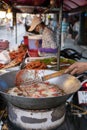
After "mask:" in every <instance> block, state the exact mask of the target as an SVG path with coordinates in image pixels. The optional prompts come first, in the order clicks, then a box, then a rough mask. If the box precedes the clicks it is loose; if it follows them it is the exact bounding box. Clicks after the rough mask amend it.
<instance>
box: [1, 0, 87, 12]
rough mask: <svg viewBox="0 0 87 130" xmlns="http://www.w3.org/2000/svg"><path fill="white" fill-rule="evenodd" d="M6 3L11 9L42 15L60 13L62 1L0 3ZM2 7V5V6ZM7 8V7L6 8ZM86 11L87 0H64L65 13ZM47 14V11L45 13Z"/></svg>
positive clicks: (32, 0)
mask: <svg viewBox="0 0 87 130" xmlns="http://www.w3.org/2000/svg"><path fill="white" fill-rule="evenodd" d="M4 2H5V3H6V4H8V5H9V6H10V7H11V8H13V9H16V11H19V12H27V13H29V12H30V13H42V12H44V11H45V10H47V12H58V9H59V7H60V3H61V2H62V0H3V1H2V0H1V1H0V3H4ZM0 6H1V4H0ZM5 8H6V7H5ZM79 10H82V11H86V10H87V0H63V11H64V12H75V11H79ZM45 12H46V11H45Z"/></svg>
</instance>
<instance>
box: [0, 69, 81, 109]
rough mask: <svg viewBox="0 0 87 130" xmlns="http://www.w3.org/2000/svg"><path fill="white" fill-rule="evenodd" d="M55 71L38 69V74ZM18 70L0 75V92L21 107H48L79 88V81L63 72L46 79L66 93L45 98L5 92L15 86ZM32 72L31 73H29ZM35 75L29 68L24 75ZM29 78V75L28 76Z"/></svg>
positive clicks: (63, 101) (57, 103) (55, 104)
mask: <svg viewBox="0 0 87 130" xmlns="http://www.w3.org/2000/svg"><path fill="white" fill-rule="evenodd" d="M54 72H56V71H53V70H38V76H39V77H42V76H45V75H48V74H52V73H54ZM17 73H18V71H11V72H8V73H5V74H3V75H1V76H0V94H1V95H2V96H3V98H4V99H5V100H6V101H7V102H10V103H11V104H13V105H15V106H17V107H19V108H23V109H33V110H34V109H35V110H36V109H37V110H38V109H49V108H54V107H57V106H58V105H61V104H64V103H65V102H66V100H67V99H68V98H69V97H70V96H71V95H72V94H74V93H75V92H76V91H77V90H78V89H80V87H81V85H80V81H79V80H78V79H77V78H76V77H74V76H71V75H69V74H64V75H62V76H59V77H55V78H52V79H49V80H47V82H49V83H51V84H57V85H58V86H59V87H60V88H61V89H62V90H64V92H65V93H66V94H65V95H63V96H57V97H46V98H29V97H23V96H13V95H10V94H7V93H6V91H7V90H8V89H10V88H13V87H14V86H15V80H16V74H17ZM31 74H32V75H31ZM29 76H31V77H33V76H35V70H29V71H28V72H27V74H26V75H25V78H26V77H29ZM29 78H30V77H29Z"/></svg>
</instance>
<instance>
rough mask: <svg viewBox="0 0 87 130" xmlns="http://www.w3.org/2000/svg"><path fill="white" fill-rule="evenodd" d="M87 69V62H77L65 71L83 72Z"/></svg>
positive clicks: (72, 73) (72, 72) (71, 72)
mask: <svg viewBox="0 0 87 130" xmlns="http://www.w3.org/2000/svg"><path fill="white" fill-rule="evenodd" d="M85 71H87V62H75V63H74V64H72V65H71V66H69V67H68V68H67V69H66V71H65V72H64V73H70V74H71V75H74V74H81V73H83V72H85Z"/></svg>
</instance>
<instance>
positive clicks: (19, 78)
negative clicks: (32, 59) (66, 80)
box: [16, 69, 65, 86]
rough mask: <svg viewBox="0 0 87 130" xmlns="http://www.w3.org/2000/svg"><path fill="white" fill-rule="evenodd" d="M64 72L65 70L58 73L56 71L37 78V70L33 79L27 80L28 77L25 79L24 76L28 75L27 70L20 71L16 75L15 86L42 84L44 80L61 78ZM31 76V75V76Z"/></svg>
mask: <svg viewBox="0 0 87 130" xmlns="http://www.w3.org/2000/svg"><path fill="white" fill-rule="evenodd" d="M64 72H65V69H64V70H60V71H56V72H54V73H52V74H48V75H45V76H42V77H40V78H39V77H38V75H37V73H38V72H37V70H36V74H35V77H33V78H31V76H29V77H30V79H29V77H28V78H27V77H26V74H27V73H28V70H27V69H23V70H20V71H19V72H18V73H17V74H16V85H17V86H19V85H22V84H28V85H29V86H31V85H33V84H37V83H39V82H44V81H46V80H49V79H51V78H54V77H57V76H61V75H63V74H64ZM31 75H32V74H31Z"/></svg>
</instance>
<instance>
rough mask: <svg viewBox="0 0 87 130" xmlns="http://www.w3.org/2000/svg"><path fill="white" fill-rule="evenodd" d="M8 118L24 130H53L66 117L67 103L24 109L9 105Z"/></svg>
mask: <svg viewBox="0 0 87 130" xmlns="http://www.w3.org/2000/svg"><path fill="white" fill-rule="evenodd" d="M8 118H9V120H10V122H11V123H12V124H14V125H15V126H17V127H19V128H22V129H23V130H36V129H37V130H39V129H40V130H51V129H56V128H57V127H58V126H60V125H61V124H62V123H63V122H64V119H65V105H61V106H58V107H56V108H53V109H48V110H24V109H20V108H18V107H16V106H14V105H12V104H9V105H8Z"/></svg>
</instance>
